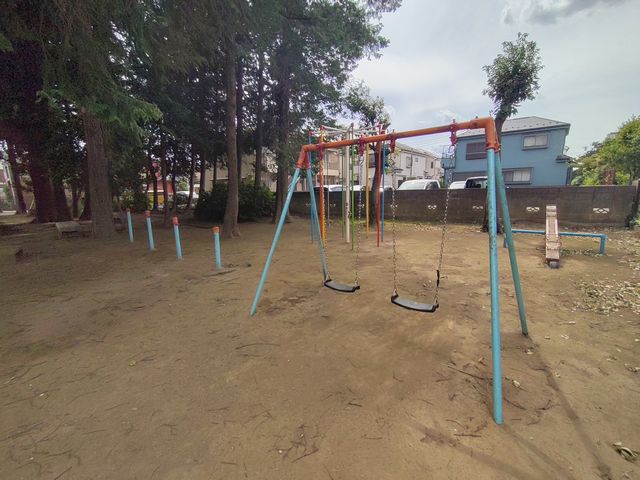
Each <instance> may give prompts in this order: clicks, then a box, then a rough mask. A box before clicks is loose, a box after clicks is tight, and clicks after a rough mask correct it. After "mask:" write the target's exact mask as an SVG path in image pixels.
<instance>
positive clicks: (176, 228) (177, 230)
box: [172, 217, 182, 260]
mask: <svg viewBox="0 0 640 480" xmlns="http://www.w3.org/2000/svg"><path fill="white" fill-rule="evenodd" d="M172 221H173V236H174V237H176V256H177V257H178V260H182V245H181V244H180V226H179V225H178V217H173V218H172Z"/></svg>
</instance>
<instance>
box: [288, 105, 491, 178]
mask: <svg viewBox="0 0 640 480" xmlns="http://www.w3.org/2000/svg"><path fill="white" fill-rule="evenodd" d="M476 128H481V129H484V134H485V141H486V145H487V149H489V148H492V149H494V151H496V150H499V149H500V142H499V141H498V134H497V133H496V123H495V121H494V120H493V118H491V117H484V118H476V119H474V120H470V121H468V122H461V123H456V122H453V123H450V124H448V125H440V126H437V127H430V128H422V129H420V130H407V131H404V132H393V133H382V134H380V135H373V136H370V137H359V138H351V139H347V140H338V141H335V142H326V143H324V142H320V143H317V144H315V143H310V144H307V145H304V146H303V147H302V148H301V149H300V153H299V154H298V161H297V163H296V167H299V168H302V167H304V165H305V158H306V153H307V152H316V151H318V150H320V149H323V148H342V147H348V146H350V145H356V144H358V143H360V142H364V143H377V142H384V141H387V140H391V139H401V138H410V137H421V136H423V135H433V134H434V133H447V132H451V133H455V132H457V131H458V130H471V129H476Z"/></svg>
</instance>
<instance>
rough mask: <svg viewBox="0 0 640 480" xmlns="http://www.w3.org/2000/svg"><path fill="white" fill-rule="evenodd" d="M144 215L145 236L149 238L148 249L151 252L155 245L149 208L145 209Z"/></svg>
mask: <svg viewBox="0 0 640 480" xmlns="http://www.w3.org/2000/svg"><path fill="white" fill-rule="evenodd" d="M144 216H145V220H146V222H147V237H148V238H149V250H151V251H152V252H153V251H154V250H155V249H156V245H155V243H154V241H153V229H152V228H151V212H150V211H149V210H145V212H144Z"/></svg>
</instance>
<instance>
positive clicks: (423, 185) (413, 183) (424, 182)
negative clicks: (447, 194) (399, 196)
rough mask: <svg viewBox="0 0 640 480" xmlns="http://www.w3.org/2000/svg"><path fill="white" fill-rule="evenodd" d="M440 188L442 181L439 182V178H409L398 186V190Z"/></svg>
mask: <svg viewBox="0 0 640 480" xmlns="http://www.w3.org/2000/svg"><path fill="white" fill-rule="evenodd" d="M439 188H440V183H438V181H437V180H435V179H429V178H424V179H418V180H407V181H406V182H403V183H402V185H400V186H399V187H398V190H438V189H439Z"/></svg>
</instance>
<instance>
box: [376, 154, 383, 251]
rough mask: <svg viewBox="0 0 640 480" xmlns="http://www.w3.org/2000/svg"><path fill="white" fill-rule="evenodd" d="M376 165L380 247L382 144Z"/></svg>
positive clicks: (378, 243)
mask: <svg viewBox="0 0 640 480" xmlns="http://www.w3.org/2000/svg"><path fill="white" fill-rule="evenodd" d="M376 164H377V165H378V168H377V170H378V191H377V192H376V195H377V196H378V202H377V203H378V205H377V208H376V225H377V227H378V241H377V246H378V247H379V246H380V201H381V200H382V198H381V195H380V187H381V186H382V183H381V182H380V180H381V176H380V172H381V170H382V168H383V167H382V142H378V158H377V159H376Z"/></svg>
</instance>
